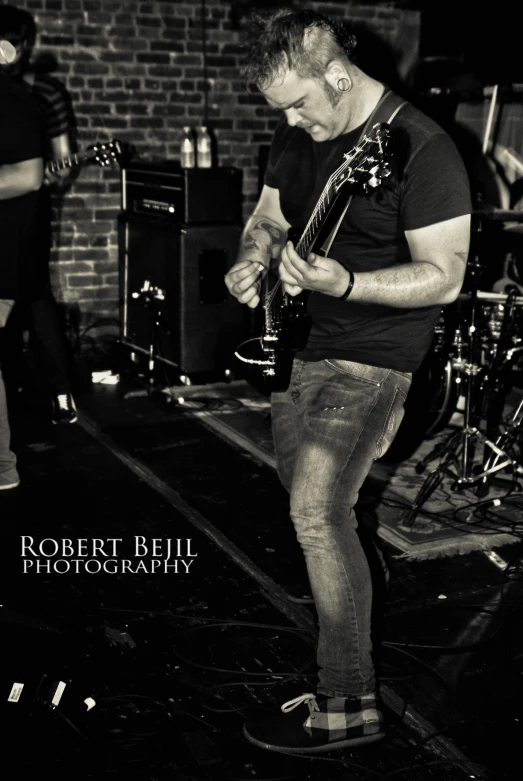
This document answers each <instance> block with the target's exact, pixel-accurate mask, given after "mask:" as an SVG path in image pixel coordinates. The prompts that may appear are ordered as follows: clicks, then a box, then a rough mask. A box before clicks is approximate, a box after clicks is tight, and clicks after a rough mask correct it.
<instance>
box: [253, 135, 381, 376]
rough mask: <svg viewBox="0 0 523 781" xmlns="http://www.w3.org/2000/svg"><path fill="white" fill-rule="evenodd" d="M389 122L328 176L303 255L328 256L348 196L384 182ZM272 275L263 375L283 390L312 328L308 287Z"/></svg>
mask: <svg viewBox="0 0 523 781" xmlns="http://www.w3.org/2000/svg"><path fill="white" fill-rule="evenodd" d="M389 146H390V126H389V125H388V124H386V123H377V124H376V125H374V127H373V128H372V130H370V131H369V133H368V134H365V135H364V136H363V138H361V139H360V141H359V142H358V144H357V145H356V146H355V147H354V148H353V149H352V150H351V151H350V152H347V153H346V154H344V155H343V158H344V159H343V163H342V164H341V165H340V166H339V168H337V169H336V170H335V171H334V173H333V174H331V176H330V177H329V179H328V181H327V184H326V185H325V187H324V189H323V191H322V193H321V195H320V197H319V199H318V202H317V203H316V206H315V207H314V210H313V212H312V214H311V216H310V219H309V221H308V223H307V226H306V227H305V230H304V231H303V233H302V234H301V237H300V238H299V239H298V241H297V242H296V243H295V249H296V252H297V253H298V255H300V257H302V258H307V257H308V255H309V254H310V253H311V252H314V253H316V254H317V255H321V256H322V257H327V252H328V251H329V247H330V242H329V237H330V235H331V233H332V231H333V230H334V228H335V227H336V226H337V224H338V221H339V220H340V219H341V218H342V217H343V214H344V210H345V209H346V207H347V203H348V199H349V196H351V195H353V194H355V193H356V192H358V191H359V192H360V193H361V194H364V195H367V194H369V193H370V191H371V190H373V189H375V188H377V187H379V186H380V185H381V182H382V179H384V178H385V177H387V176H389V175H390V167H389V160H390V152H389ZM272 276H273V275H272V274H271V273H267V274H266V275H265V278H264V279H263V281H262V291H261V298H262V301H263V309H264V325H263V333H262V336H261V340H260V341H261V346H262V351H263V353H264V360H263V361H259V363H260V364H261V365H262V366H263V369H262V375H263V378H264V381H265V385H266V387H267V388H268V389H269V390H271V391H273V390H281V391H284V390H286V389H287V388H288V386H289V380H290V372H291V368H292V360H293V356H294V353H296V352H298V351H299V350H302V349H303V348H304V347H305V344H306V342H307V337H308V334H309V330H310V322H311V321H310V315H309V314H307V298H308V294H309V293H308V291H303V292H302V293H300V294H298V295H297V296H289V295H288V294H287V293H285V292H284V290H283V285H282V283H281V280H280V279H278V281H277V282H276V283H275V284H273V285H272V287H270V284H271V280H270V278H271V277H272Z"/></svg>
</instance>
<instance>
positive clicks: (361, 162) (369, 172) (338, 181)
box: [333, 122, 390, 193]
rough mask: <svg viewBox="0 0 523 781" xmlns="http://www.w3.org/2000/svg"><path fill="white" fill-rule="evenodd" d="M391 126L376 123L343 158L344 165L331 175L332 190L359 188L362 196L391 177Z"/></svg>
mask: <svg viewBox="0 0 523 781" xmlns="http://www.w3.org/2000/svg"><path fill="white" fill-rule="evenodd" d="M389 146H390V125H388V124H386V123H385V122H381V123H380V122H378V123H377V124H376V125H374V127H373V128H372V129H371V130H370V131H369V133H366V134H365V135H364V136H363V138H362V139H361V140H360V141H359V143H358V145H357V146H355V147H354V149H352V150H351V151H350V152H347V153H346V154H345V155H344V158H345V162H344V163H342V165H341V166H340V167H339V168H338V170H337V171H336V172H335V173H334V175H333V176H334V189H335V191H336V192H338V191H339V190H340V189H341V188H342V187H344V186H345V185H352V188H356V186H357V185H359V186H360V187H361V189H362V190H363V192H364V193H368V192H369V190H370V189H371V188H373V189H374V188H376V187H379V185H380V184H381V182H382V180H383V179H385V178H386V177H387V176H390V164H389V160H390V149H389Z"/></svg>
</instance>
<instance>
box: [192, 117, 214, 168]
mask: <svg viewBox="0 0 523 781" xmlns="http://www.w3.org/2000/svg"><path fill="white" fill-rule="evenodd" d="M196 150H197V161H198V168H210V167H211V165H212V157H211V137H210V135H209V133H208V132H207V128H206V127H204V126H203V125H202V127H199V128H198V137H197V139H196Z"/></svg>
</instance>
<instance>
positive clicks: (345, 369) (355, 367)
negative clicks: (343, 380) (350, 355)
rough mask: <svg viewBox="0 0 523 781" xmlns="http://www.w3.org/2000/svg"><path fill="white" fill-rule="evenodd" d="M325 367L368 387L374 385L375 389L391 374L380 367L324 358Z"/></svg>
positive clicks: (388, 370)
mask: <svg viewBox="0 0 523 781" xmlns="http://www.w3.org/2000/svg"><path fill="white" fill-rule="evenodd" d="M325 365H326V366H328V367H329V368H330V369H333V370H334V371H335V372H337V373H338V374H345V375H347V376H348V377H352V378H353V379H356V380H361V381H362V382H367V383H369V385H374V386H375V387H377V388H379V387H380V385H382V384H383V383H384V382H385V380H386V379H387V377H389V375H390V372H391V370H390V369H383V368H382V367H381V366H371V365H370V364H366V363H356V362H355V361H346V360H344V359H342V358H325Z"/></svg>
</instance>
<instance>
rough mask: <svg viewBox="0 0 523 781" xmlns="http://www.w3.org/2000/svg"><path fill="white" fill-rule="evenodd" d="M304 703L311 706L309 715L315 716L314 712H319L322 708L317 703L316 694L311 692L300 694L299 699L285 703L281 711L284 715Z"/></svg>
mask: <svg viewBox="0 0 523 781" xmlns="http://www.w3.org/2000/svg"><path fill="white" fill-rule="evenodd" d="M302 703H304V704H305V703H307V705H308V706H309V713H310V714H311V716H312V714H313V712H314V711H319V709H320V706H319V705H318V703H317V702H316V697H315V695H314V694H311V693H310V692H309V693H308V694H300V696H299V697H295V698H294V699H293V700H289V701H288V702H284V703H283V705H282V706H281V709H282V711H283V713H289V711H291V710H294V708H297V707H298V705H301V704H302Z"/></svg>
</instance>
